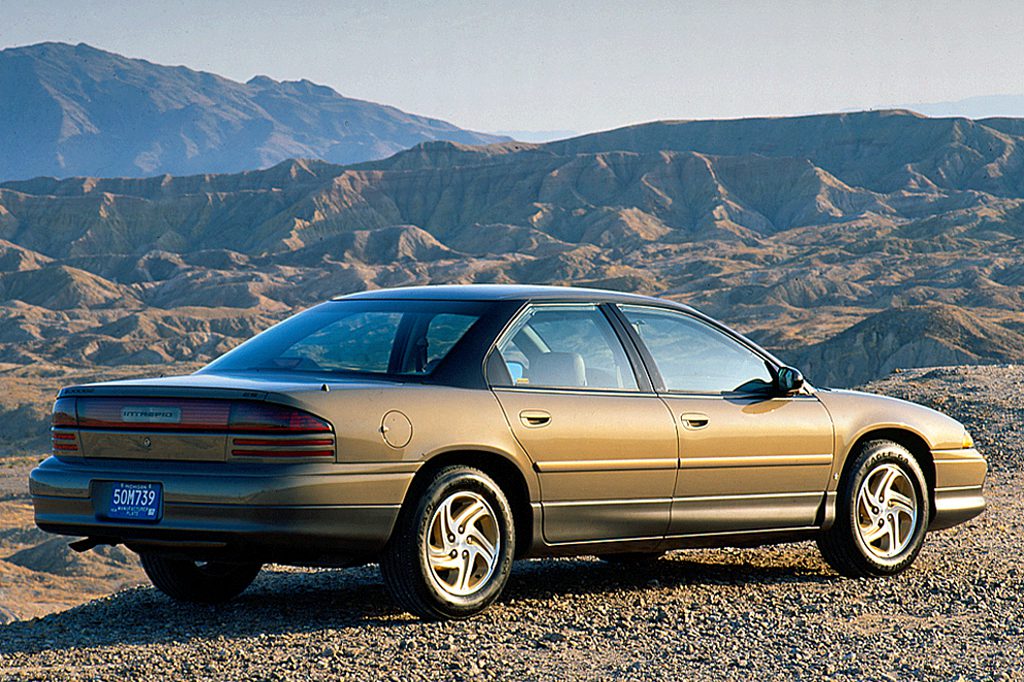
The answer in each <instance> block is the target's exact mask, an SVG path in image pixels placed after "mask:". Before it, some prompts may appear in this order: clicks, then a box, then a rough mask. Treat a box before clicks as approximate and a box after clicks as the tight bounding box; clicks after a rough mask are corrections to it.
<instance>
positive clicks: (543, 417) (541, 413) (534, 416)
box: [519, 410, 551, 429]
mask: <svg viewBox="0 0 1024 682" xmlns="http://www.w3.org/2000/svg"><path fill="white" fill-rule="evenodd" d="M519 420H520V421H522V422H523V426H526V427H528V428H531V429H536V428H538V427H541V426H547V425H548V424H550V423H551V413H550V412H546V411H545V410H523V411H522V412H520V413H519Z"/></svg>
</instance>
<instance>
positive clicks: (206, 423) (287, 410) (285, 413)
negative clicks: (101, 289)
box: [54, 397, 331, 434]
mask: <svg viewBox="0 0 1024 682" xmlns="http://www.w3.org/2000/svg"><path fill="white" fill-rule="evenodd" d="M70 400H72V401H74V400H75V399H70ZM58 402H60V401H58ZM77 403H78V404H77V426H79V427H81V428H86V429H133V430H140V431H203V432H220V433H224V432H229V431H230V432H246V433H266V434H292V433H330V432H331V425H330V424H328V423H327V422H326V421H324V420H323V419H320V418H319V417H315V416H313V415H311V414H309V413H308V412H303V411H302V410H298V409H295V408H293V407H286V406H284V405H275V404H272V403H258V402H251V401H232V400H205V399H174V398H145V397H139V398H134V397H133V398H92V397H90V398H78V399H77ZM54 409H55V410H56V407H55V408H54ZM54 414H55V415H56V412H55V413H54ZM54 418H55V419H56V416H55V417H54Z"/></svg>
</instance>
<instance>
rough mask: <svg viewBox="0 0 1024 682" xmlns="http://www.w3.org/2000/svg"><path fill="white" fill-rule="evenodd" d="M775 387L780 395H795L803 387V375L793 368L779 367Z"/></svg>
mask: <svg viewBox="0 0 1024 682" xmlns="http://www.w3.org/2000/svg"><path fill="white" fill-rule="evenodd" d="M775 385H776V386H777V387H778V389H779V391H781V392H782V393H796V392H797V391H799V390H800V389H801V388H802V387H803V385H804V375H803V374H801V373H800V370H798V369H797V368H795V367H780V368H779V373H778V375H777V377H776V379H775Z"/></svg>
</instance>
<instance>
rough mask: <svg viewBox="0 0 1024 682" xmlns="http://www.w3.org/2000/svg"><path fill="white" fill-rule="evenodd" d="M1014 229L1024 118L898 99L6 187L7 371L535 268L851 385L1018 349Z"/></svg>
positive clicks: (1021, 280)
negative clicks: (946, 112) (348, 160)
mask: <svg viewBox="0 0 1024 682" xmlns="http://www.w3.org/2000/svg"><path fill="white" fill-rule="evenodd" d="M1022 233H1024V121H1021V120H1018V119H998V120H993V121H981V122H979V121H972V120H968V119H939V120H937V119H929V118H925V117H922V116H919V115H917V114H913V113H911V112H905V111H883V112H865V113H859V114H836V115H821V116H810V117H802V118H793V119H751V120H737V121H697V122H660V123H652V124H647V125H640V126H633V127H630V128H624V129H621V130H614V131H609V132H606V133H598V134H594V135H587V136H584V137H580V138H575V139H571V140H566V141H559V142H553V143H548V144H525V143H519V142H502V143H496V144H491V145H485V146H468V145H463V144H458V143H453V142H426V143H423V144H420V145H417V146H415V147H413V148H412V149H409V150H407V151H404V152H400V153H398V154H396V155H394V156H391V157H389V158H387V159H383V160H378V161H371V162H365V163H361V164H356V165H349V166H340V165H334V164H330V163H327V162H324V161H309V160H289V161H285V162H282V163H280V164H277V165H276V166H273V167H271V168H268V169H265V170H258V171H246V172H242V173H234V174H218V175H192V176H171V175H163V176H157V177H150V178H142V179H137V178H105V179H104V178H69V179H65V180H55V179H52V178H37V179H32V180H24V181H11V182H6V183H0V363H6V364H5V365H3V366H5V367H6V368H7V369H6V370H4V369H0V377H2V380H3V381H4V382H5V384H9V385H10V386H11V387H12V388H17V387H20V386H23V385H25V382H31V381H33V379H32V377H33V376H43V375H45V377H44V378H45V381H44V379H40V381H44V383H40V384H39V386H44V385H45V387H46V391H50V390H52V389H53V388H55V386H56V385H57V384H59V383H60V382H61V381H62V378H63V377H64V376H65V373H66V372H68V371H71V370H69V369H68V368H74V371H76V372H77V371H89V372H91V373H93V374H94V375H98V376H103V375H105V374H110V375H113V374H118V375H123V374H132V373H147V372H148V373H154V372H158V371H159V370H158V369H157V368H155V367H154V365H160V364H167V363H186V362H187V363H199V362H202V361H204V360H208V359H209V358H211V357H213V356H215V355H217V354H219V353H221V352H223V351H224V350H225V349H227V348H229V347H231V346H232V345H234V344H236V343H238V342H240V341H241V340H243V339H244V338H246V337H248V336H250V335H251V334H253V333H255V332H256V331H258V330H260V329H263V328H265V327H266V326H268V325H269V324H271V323H272V322H273V321H274V320H277V319H280V318H281V317H283V316H285V315H287V314H288V313H289V312H291V311H294V310H296V309H300V308H303V307H307V306H309V305H312V304H314V303H316V302H318V301H320V300H323V299H324V298H327V297H329V296H332V295H335V294H341V293H346V292H351V291H356V290H361V289H366V288H375V287H386V286H399V285H407V284H418V283H448V282H530V283H556V284H576V285H588V286H598V287H606V288H614V289H625V290H630V291H639V292H643V293H652V294H658V295H662V296H667V297H670V298H674V299H676V300H680V301H684V302H687V303H691V304H693V305H696V306H697V307H699V308H701V309H703V310H705V311H707V312H709V313H711V314H713V315H715V316H717V317H719V318H721V319H723V320H725V321H726V322H728V323H730V324H732V325H733V326H735V327H737V328H738V329H740V330H741V331H743V332H746V333H748V334H750V335H751V336H753V337H754V338H756V339H757V340H759V341H761V342H762V343H764V344H765V345H767V346H768V347H769V348H771V349H773V350H774V351H776V352H777V353H778V354H780V355H781V356H782V357H783V358H784V359H789V360H790V361H792V362H794V363H795V364H798V365H801V366H803V367H804V369H806V370H807V375H808V377H809V378H810V379H811V380H812V381H813V382H817V383H819V384H833V385H840V386H850V385H854V384H857V383H859V382H861V381H863V380H865V379H867V378H870V377H874V376H879V375H880V374H884V373H885V372H888V371H889V370H890V369H892V368H894V367H899V366H907V365H918V366H926V365H938V364H949V363H973V362H990V361H1005V362H1015V361H1020V360H1022V359H1024V336H1022V334H1024V312H1022V311H1024V242H1022V240H1021V236H1022ZM189 366H192V367H194V366H196V365H195V364H192V365H189ZM47 382H48V383H47ZM26 390H27V389H26ZM33 390H35V389H33ZM40 392H44V391H43V389H42V388H39V389H38V391H37V392H36V393H31V391H29V392H28V393H25V396H29V395H30V394H31V395H32V396H38V395H40ZM14 395H16V391H10V392H9V396H8V397H7V398H4V399H3V401H2V405H0V407H3V409H4V410H6V411H5V414H15V413H17V414H19V415H21V417H19V419H23V421H18V419H12V420H10V421H9V424H8V425H6V426H5V427H3V428H0V430H3V429H6V430H7V431H9V432H10V433H12V434H18V433H22V434H23V433H27V432H29V431H31V429H29V428H27V427H25V426H24V424H25V423H27V422H25V421H24V420H31V419H37V418H38V420H39V422H40V423H42V420H43V419H45V410H46V405H45V403H46V400H38V398H37V397H32V398H29V397H25V398H24V399H19V398H16V397H10V396H14ZM19 400H22V402H19ZM26 401H29V402H26ZM32 401H35V402H41V403H43V404H42V406H38V405H35V403H34V402H32ZM30 402H31V403H32V404H29V403H30ZM18 410H21V411H20V412H18ZM19 424H21V426H19Z"/></svg>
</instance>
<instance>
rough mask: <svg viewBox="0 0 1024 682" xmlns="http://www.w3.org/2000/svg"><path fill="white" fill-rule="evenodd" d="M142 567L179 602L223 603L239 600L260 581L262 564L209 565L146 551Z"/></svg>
mask: <svg viewBox="0 0 1024 682" xmlns="http://www.w3.org/2000/svg"><path fill="white" fill-rule="evenodd" d="M139 556H140V558H141V559H142V568H143V570H144V571H145V572H146V575H147V576H149V579H150V581H151V582H152V583H153V585H154V586H155V587H156V588H157V589H158V590H160V591H161V592H163V593H164V594H166V595H167V596H168V597H170V598H171V599H174V600H176V601H184V602H194V603H197V604H219V603H222V602H226V601H228V600H229V599H232V598H234V597H237V596H238V595H240V594H241V593H242V592H244V591H245V589H246V588H247V587H249V585H251V584H252V581H253V580H255V579H256V576H257V575H258V574H259V572H260V569H261V568H262V567H263V566H262V564H251V563H250V564H231V563H223V562H219V561H209V562H205V563H201V562H196V561H191V560H188V559H171V558H167V557H164V556H161V555H159V554H151V553H148V552H143V553H142V554H140V555H139Z"/></svg>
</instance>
